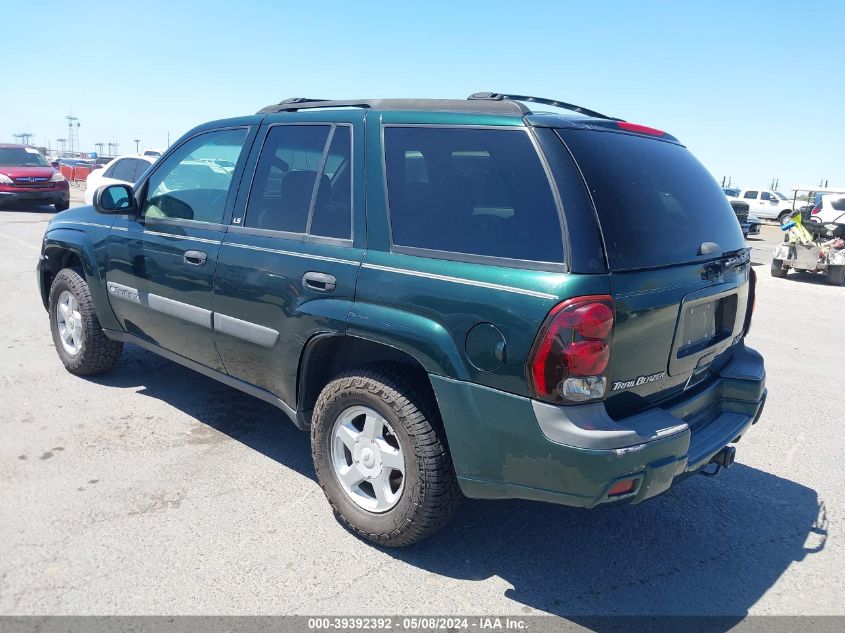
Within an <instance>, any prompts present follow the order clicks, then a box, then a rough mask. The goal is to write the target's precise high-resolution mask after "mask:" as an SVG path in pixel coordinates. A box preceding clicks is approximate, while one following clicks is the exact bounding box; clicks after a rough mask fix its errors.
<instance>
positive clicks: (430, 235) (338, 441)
mask: <svg viewBox="0 0 845 633" xmlns="http://www.w3.org/2000/svg"><path fill="white" fill-rule="evenodd" d="M525 101H533V102H538V101H539V102H541V103H547V104H548V105H554V106H563V107H565V108H567V109H569V110H576V114H574V115H573V114H549V113H536V112H532V111H531V110H529V109H528V108H527V107H526V106H525V105H524V104H523V102H525ZM585 115H586V116H585ZM215 135H216V136H215ZM196 138H206V139H212V140H207V141H204V142H205V145H203V146H202V147H203V148H204V149H203V150H202V151H203V152H205V153H206V154H208V155H212V154H214V155H215V156H216V154H220V153H221V152H220V151H217V150H215V149H214V148H215V147H217V148H219V147H223V146H225V147H228V148H232V147H233V148H235V149H234V150H231V151H230V150H227V151H228V152H229V153H228V154H226V155H227V156H228V155H229V154H231V155H232V156H233V157H234V158H233V159H232V160H231V161H230V162H231V163H232V164H233V165H235V167H234V168H226V169H224V168H222V167H220V168H218V167H214V169H213V170H212V171H213V172H214V174H215V180H214V183H215V185H214V187H222V189H220V190H218V189H214V188H212V189H213V191H212V192H211V194H209V195H206V194H204V193H203V191H202V187H203V186H204V185H202V186H200V185H198V186H197V187H194V186H193V185H191V183H187V180H190V173H193V172H189V170H188V169H187V168H186V166H187V167H190V168H191V169H192V170H193V171H195V172H200V171H202V170H200V169H199V167H203V169H204V170H205V171H206V172H207V171H209V168H208V167H204V165H205V164H206V163H202V162H201V159H198V158H197V156H200V154H199V153H198V150H191V147H193V146H192V145H191V143H194V144H195V145H196V146H197V147H199V141H195V140H194V139H196ZM212 141H213V142H212ZM179 147H184V148H187V149H182V150H180V149H179ZM209 148H211V149H209ZM189 150H190V151H189ZM180 151H181V152H182V154H184V156H182V155H181V154H180ZM221 155H222V154H221ZM180 156H181V158H180ZM180 160H181V163H180V164H181V165H182V167H179V169H181V172H179V173H180V176H179V178H178V179H173V178H171V179H168V176H167V169H168V165H169V164H171V163H177V162H178V161H180ZM204 160H206V161H208V160H210V159H208V158H206V159H204ZM157 165H158V166H157V167H156V168H155V169H153V170H151V173H150V174H147V175H146V179H147V180H146V181H142V182H141V183H139V184H138V188H137V191H125V187H124V191H123V197H120V196H116V195H114V194H113V193H112V192H109V191H108V190H106V191H103V192H98V194H97V196H95V207H96V209H97V211H99V212H100V213H101V214H102V213H107V214H113V215H114V214H116V215H117V216H121V217H119V219H117V220H116V221H115V222H114V225H113V226H111V225H103V224H97V223H96V222H93V221H92V220H91V217H89V216H85V217H84V218H83V217H82V216H80V217H76V216H74V218H69V219H65V220H62V219H61V216H57V220H58V222H56V221H54V222H56V224H57V225H60V224H62V222H64V223H65V224H68V223H70V224H73V222H74V221H75V222H76V223H77V224H80V225H86V226H87V227H88V228H86V229H85V230H86V231H93V230H95V229H92V228H91V227H95V226H99V227H101V229H96V230H102V233H103V235H102V236H100V237H99V238H98V239H97V240H93V238H92V240H93V241H95V242H96V243H105V244H106V246H105V247H101V248H99V250H98V251H97V252H98V253H106V255H105V256H103V257H105V259H104V261H102V262H97V263H96V265H94V266H92V267H91V274H90V275H86V279H85V281H84V282H85V283H87V284H88V285H89V286H91V285H93V286H94V291H93V292H91V293H90V294H91V296H93V297H95V299H96V300H91V301H92V304H93V303H97V302H99V305H96V306H93V308H96V314H97V316H98V317H99V319H100V321H99V323H100V324H101V326H102V330H103V336H105V337H107V338H108V339H109V340H111V341H128V342H133V343H137V344H139V345H143V346H145V347H147V348H148V349H151V350H152V351H155V352H157V353H161V354H163V355H165V356H167V357H168V358H172V359H173V360H176V361H177V362H182V363H184V364H186V365H188V366H191V367H193V368H194V369H198V370H199V371H203V372H204V373H206V374H208V375H211V376H213V377H215V378H217V379H219V380H222V381H224V382H226V383H227V384H231V385H232V386H235V387H237V388H240V389H243V390H244V391H247V392H249V393H253V394H254V395H257V396H258V397H262V398H264V399H265V400H268V401H270V402H273V403H274V404H276V405H277V406H279V407H280V408H281V409H283V410H284V411H285V412H286V413H288V415H290V416H291V417H292V418H293V419H294V420H295V421H296V423H297V425H298V426H300V427H301V428H304V429H310V433H311V437H312V452H313V457H314V464H315V468H316V471H317V475H318V478H319V480H320V484H321V486H322V487H323V489H324V491H325V493H326V496H327V498H328V500H329V502H330V503H331V505H332V507H333V508H334V510H335V512H336V513H337V515H338V516H339V517H340V518H341V520H342V521H343V522H344V523H345V524H346V525H347V526H349V527H350V528H351V529H353V530H354V531H355V532H356V533H358V534H360V535H362V536H364V537H366V538H369V539H371V540H373V541H376V542H379V543H383V544H387V545H407V544H410V543H413V542H416V541H418V540H420V539H422V538H424V537H426V536H428V535H430V534H431V533H433V532H434V531H436V530H437V529H438V528H439V527H441V526H442V525H443V524H444V523H445V522H446V521H447V520H448V518H449V516H450V514H451V512H452V511H453V509H454V507H455V503H456V501H457V500H458V499H459V497H460V496H461V493H462V494H463V495H466V496H470V497H476V498H524V499H536V500H543V501H551V502H555V503H562V504H566V505H573V506H580V507H594V506H597V505H601V504H608V503H625V502H633V503H636V502H640V501H643V500H645V499H647V498H649V497H652V496H654V495H656V494H659V493H660V492H663V491H664V490H666V489H667V488H669V487H670V486H671V485H672V484H673V482H676V481H678V480H679V479H681V478H683V477H684V476H686V475H688V474H690V473H693V472H697V471H701V470H702V469H704V470H706V471H708V472H712V471H713V470H717V469H719V468H723V467H727V466H730V465H731V463H732V462H733V455H734V452H733V447H732V446H730V445H731V444H732V443H734V442H735V441H736V440H738V439H739V438H740V436H742V435H743V434H744V433H745V432H746V430H747V429H748V428H749V427H750V426H751V425H752V424H753V423H754V422H756V421H757V419H758V418H759V416H760V413H761V411H762V408H763V405H764V402H765V394H766V392H765V386H764V385H765V371H764V368H763V361H762V358H761V357H760V355H759V354H757V353H756V352H755V351H753V350H751V349H749V348H747V347H746V346H745V343H744V336H745V334H746V332H747V331H748V328H749V326H750V321H751V312H752V309H753V303H754V273H753V271H752V269H751V265H750V261H749V256H748V251H747V249H746V248H745V243H744V240H743V236H742V232H741V230H740V228H739V226H738V225H737V222H736V219H735V216H734V214H733V211H732V209H731V207H730V205H729V204H728V202H727V200H726V199H725V197H724V195H723V194H722V192H721V190H720V189H719V187H718V185H717V184H716V183H715V182H714V181H713V179H712V177H711V176H710V175H709V174H708V173H707V171H706V170H705V169H704V168H703V167H702V166H701V165H700V164H699V163H698V162H697V161H696V160H695V158H694V157H693V156H692V155H691V154H690V153H689V152H688V151H687V150H686V149H685V148H684V147H683V146H682V145H681V144H680V143H679V142H678V141H677V140H676V139H675V138H673V137H671V136H670V135H668V134H666V133H664V132H661V131H659V130H655V129H652V128H647V127H644V126H640V125H636V124H631V123H627V122H625V121H620V120H618V119H613V118H609V117H604V116H602V115H600V114H598V113H595V112H592V111H589V110H585V109H583V108H577V107H575V106H570V105H569V104H562V103H560V102H554V101H546V100H542V99H535V98H526V97H520V98H517V97H509V96H506V95H496V94H484V95H475V96H474V97H473V98H471V99H470V100H467V101H445V100H376V101H367V100H362V101H351V102H324V101H310V100H289V101H287V102H282V103H281V104H279V105H278V106H271V107H268V108H265V109H264V110H262V111H261V112H260V113H259V116H258V117H254V118H244V119H239V120H232V121H222V122H216V123H214V124H207V125H206V126H203V127H202V128H201V129H198V130H196V131H194V132H192V133H189V134H188V135H186V137H185V139H183V140H181V141H180V142H179V143H177V145H176V146H175V147H174V149H172V150H170V151H169V152H168V154H166V155H165V156H164V157H162V159H161V160H160V161H159V163H158V164H157ZM158 172H161V173H158ZM203 173H204V172H203ZM148 183H154V184H155V183H165V184H166V183H177V184H169V185H167V186H164V185H156V187H157V188H156V190H155V192H154V193H156V194H157V196H154V197H152V198H150V196H152V194H151V193H149V190H150V189H151V188H152V185H149V184H148ZM186 183H187V184H186ZM219 183H222V184H219ZM119 187H123V186H119ZM180 187H183V188H186V191H188V192H189V193H190V195H181V193H180ZM128 194H131V195H129V197H128V198H127V195H128ZM147 198H150V199H149V200H148V199H147ZM117 199H120V200H123V201H124V202H122V203H121V205H122V206H121V205H116V204H112V202H111V201H112V200H117ZM174 199H179V200H178V204H177V203H175V202H174ZM204 199H207V200H213V201H216V204H217V203H219V212H218V211H214V212H213V213H215V214H217V215H214V218H213V220H214V222H212V223H211V224H209V223H208V222H206V221H205V220H202V219H199V218H203V217H204V216H202V215H201V214H202V213H205V214H206V215H207V216H208V215H209V214H210V213H212V211H211V210H210V209H211V207H209V209H206V210H205V211H203V209H204V208H205V207H203V209H200V208H199V206H202V204H203V203H199V202H196V201H199V200H204ZM150 200H153V201H154V203H153V202H150ZM209 204H210V203H209ZM191 205H193V207H192V206H191ZM198 205H199V206H198ZM110 207H114V208H110ZM150 208H154V209H155V210H156V215H155V216H145V215H144V213H145V211H144V210H145V209H150ZM215 208H216V207H215ZM170 210H174V211H173V212H174V213H176V212H177V211H178V214H179V215H176V216H174V217H173V218H170V217H169V216H168V213H170ZM84 213H87V211H86V212H84ZM84 213H83V215H84ZM124 216H125V217H124ZM93 217H94V218H96V215H93ZM100 217H102V216H100ZM148 217H149V219H148ZM209 217H210V216H209ZM138 225H140V226H138ZM150 225H153V226H155V227H156V231H155V232H150V233H149V234H150V235H152V236H153V237H151V238H150V239H156V240H159V241H161V240H164V242H163V244H165V245H166V247H167V248H168V249H171V250H172V249H176V247H177V246H179V248H184V249H188V248H191V249H194V250H186V251H185V252H184V253H185V254H184V256H185V258H186V259H185V261H186V262H187V263H189V264H191V265H192V266H200V267H201V269H202V270H203V273H202V275H203V276H202V277H199V276H198V275H199V273H194V276H195V277H197V279H201V283H199V282H198V283H195V284H194V285H193V286H191V287H190V288H188V287H187V286H186V277H185V274H189V273H190V272H191V271H190V269H188V268H186V269H181V268H179V269H178V270H177V268H178V266H177V267H173V264H172V262H173V261H174V258H173V257H172V256H171V253H170V251H168V252H167V253H166V254H167V256H168V257H167V258H164V257H162V258H160V261H159V263H158V264H157V266H156V267H155V268H153V267H151V266H150V265H149V264H148V265H147V268H146V272H143V271H142V272H141V273H139V272H138V268H137V266H136V265H134V264H133V265H131V266H130V265H129V262H131V261H134V260H133V258H132V256H131V254H127V253H129V252H130V251H131V249H132V248H135V247H134V246H133V244H135V243H136V242H137V240H138V239H145V238H144V235H146V234H147V233H145V231H149V226H150ZM170 225H172V226H173V228H172V229H171V228H167V227H170ZM51 226H52V225H51ZM145 227H146V228H145ZM200 229H202V230H203V231H205V232H204V233H198V232H197V231H199V230H200ZM212 230H213V232H212ZM169 231H172V232H169ZM192 232H193V233H194V234H192ZM55 235H57V234H55ZM50 236H51V232H50V230H48V235H47V238H46V241H45V253H47V252H48V251H49V250H50V249H51V248H58V246H56V245H57V244H58V240H57V239H53V238H51V237H50ZM51 239H53V241H52V242H51V241H50V240H51ZM132 240H135V241H136V242H133V241H132ZM111 242H114V244H115V245H116V246H115V249H114V251H113V252H114V255H113V256H112V255H109V253H110V252H112V251H110V248H111V246H110V245H109V244H111ZM183 242H184V243H185V245H184V246H180V245H181V244H182V243H183ZM192 242H197V244H193V245H192ZM206 245H212V246H214V245H216V246H214V248H213V249H212V248H209V247H208V246H206ZM198 247H202V249H203V250H202V252H199V251H197V250H196V248H198ZM127 249H129V250H127ZM161 249H162V246H157V247H156V252H159V251H161V252H164V251H162V250H161ZM51 252H52V251H51ZM145 252H146V253H149V252H150V251H145ZM181 252H182V251H181V250H180V251H178V252H176V251H173V253H172V255H175V256H177V257H178V255H179V253H181ZM101 256H102V255H101ZM151 256H152V255H149V254H147V255H144V257H151ZM200 256H201V258H200ZM190 258H193V261H191V260H190ZM56 259H57V258H56V256H54V257H53V259H49V258H45V261H46V262H47V263H44V264H43V265H42V267H41V270H40V273H39V280H40V281H41V283H42V286H45V287H49V286H50V280H51V279H53V277H51V276H50V275H52V274H53V273H54V272H56V271H57V270H58V269H56V271H54V270H53V269H51V268H50V267H51V266H55V264H50V263H49V262H55V261H56ZM83 264H84V262H83ZM209 264H211V265H209ZM168 267H173V268H172V270H170V269H169V268H168ZM83 268H84V266H83ZM97 270H104V271H105V277H104V278H99V279H98V278H97V275H98V272H97ZM197 270H199V269H197ZM186 271H187V272H186ZM130 273H131V275H132V276H130ZM153 273H155V274H156V275H157V277H156V279H155V285H150V286H149V288H150V290H149V294H148V295H145V290H144V289H143V288H141V289H140V291H139V289H138V288H136V287H135V286H136V285H141V284H144V283H146V281H149V280H148V279H147V277H149V276H150V275H151V274H153ZM59 276H60V275H57V276H56V277H55V279H58V277H59ZM169 277H173V278H175V279H178V284H180V285H181V288H182V289H186V288H187V290H190V292H183V293H182V294H181V295H177V294H175V292H173V291H172V290H171V289H170V288H169V287H168V283H170V282H169V281H168V279H169ZM74 283H77V282H74ZM97 284H100V285H102V286H104V287H103V288H101V289H99V290H98V289H97V288H96V286H97ZM106 285H108V288H107V289H106V288H105V286H106ZM53 286H55V283H53ZM71 286H72V285H68V287H67V288H65V287H64V286H61V287H59V288H55V287H54V288H53V291H52V294H55V295H56V296H57V297H59V298H61V297H64V296H65V295H68V297H66V300H68V301H70V300H71V299H72V298H73V297H76V294H74V292H75V291H74V287H71ZM133 293H134V294H133ZM42 294H43V295H44V296H45V303H49V302H50V301H49V297H48V294H50V293H47V292H46V291H42ZM52 294H51V295H50V296H52ZM77 294H79V293H77ZM80 297H81V298H82V299H83V300H84V297H82V295H80ZM146 297H149V298H148V299H147V298H146ZM106 301H107V303H104V302H106ZM145 301H146V302H147V303H146V304H145ZM147 304H148V305H147ZM60 308H61V306H58V308H57V310H58V311H57V312H56V314H57V315H58V317H57V320H56V321H57V325H56V328H58V329H56V330H55V331H54V336H56V337H59V338H57V340H60V335H61V328H60V326H61V321H62V318H63V317H62V314H64V313H63V312H62V311H61V309H60ZM93 308H92V311H93ZM54 311H55V310H54ZM81 312H82V313H83V314H84V313H85V311H84V310H82V311H81ZM163 314H164V315H165V316H162V315H163ZM86 318H87V317H86ZM167 319H170V321H168V320H167ZM168 324H170V325H168ZM177 325H179V328H181V329H177V327H176V326H177ZM66 329H67V328H66ZM96 329H98V328H96V327H95V328H94V330H96ZM72 331H73V333H78V334H79V335H80V336H81V337H82V340H81V343H80V346H81V349H82V350H83V352H84V350H85V345H86V341H85V339H84V337H85V336H89V334H88V332H91V331H93V330H91V329H89V328H88V327H87V326H86V323H81V324H80V325H79V327H76V326H74V328H72ZM90 336H93V335H90ZM74 340H75V339H74ZM96 342H97V341H93V342H92V343H91V345H93V344H94V343H96ZM57 348H59V351H60V355H62V358H63V360H65V364H66V366H68V368H69V369H71V371H74V367H75V366H76V365H74V363H73V362H69V361H68V360H67V359H66V358H65V356H64V355H63V352H62V348H61V347H60V346H59V345H58V344H57ZM66 353H67V349H66V348H65V354H66ZM116 353H119V350H118V351H117V352H116ZM113 356H114V357H115V358H116V354H114V355H113ZM109 358H110V360H109V362H108V363H105V364H104V365H103V366H102V367H100V366H99V365H98V366H97V367H96V368H92V367H88V370H90V371H88V370H86V373H92V372H93V371H100V370H104V369H107V368H108V367H110V366H111V363H113V362H114V361H113V358H112V356H111V355H110V356H109ZM77 365H78V363H77ZM106 365H108V367H107V366H106ZM79 373H82V372H79Z"/></svg>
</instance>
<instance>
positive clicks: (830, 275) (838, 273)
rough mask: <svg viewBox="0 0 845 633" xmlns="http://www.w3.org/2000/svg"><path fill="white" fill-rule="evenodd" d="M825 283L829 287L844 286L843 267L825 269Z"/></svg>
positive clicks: (844, 267) (844, 271)
mask: <svg viewBox="0 0 845 633" xmlns="http://www.w3.org/2000/svg"><path fill="white" fill-rule="evenodd" d="M827 283H829V284H830V285H831V286H841V285H843V284H845V266H829V267H828V269H827Z"/></svg>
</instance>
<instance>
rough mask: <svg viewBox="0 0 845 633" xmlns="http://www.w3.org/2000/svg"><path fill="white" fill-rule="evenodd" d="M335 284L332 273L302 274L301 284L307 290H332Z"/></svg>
mask: <svg viewBox="0 0 845 633" xmlns="http://www.w3.org/2000/svg"><path fill="white" fill-rule="evenodd" d="M336 285H337V279H335V277H334V275H327V274H326V273H315V272H308V273H305V274H304V275H302V286H303V287H304V288H306V289H308V290H316V291H317V292H332V291H333V290H334V289H335V286H336Z"/></svg>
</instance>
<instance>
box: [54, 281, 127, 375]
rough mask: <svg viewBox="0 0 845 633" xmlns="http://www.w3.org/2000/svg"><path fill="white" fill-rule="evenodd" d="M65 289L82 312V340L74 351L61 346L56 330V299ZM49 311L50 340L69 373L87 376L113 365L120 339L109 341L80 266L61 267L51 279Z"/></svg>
mask: <svg viewBox="0 0 845 633" xmlns="http://www.w3.org/2000/svg"><path fill="white" fill-rule="evenodd" d="M65 290H67V291H68V292H70V293H71V294H72V295H73V297H74V298H75V299H76V301H77V303H78V304H79V314H80V316H81V328H80V333H81V343H80V346H79V351H78V352H77V353H75V354H71V353H69V352H68V351H67V350H66V349H65V348H64V346H63V345H62V340H61V335H60V334H59V327H58V319H57V303H58V300H59V297H60V296H61V294H62V292H64V291H65ZM49 313H50V331H51V332H52V334H53V344H54V345H55V347H56V351H57V352H58V353H59V358H61V359H62V363H63V364H64V366H65V368H66V369H67V370H68V371H69V372H70V373H72V374H76V375H77V376H90V375H94V374H102V373H103V372H106V371H108V370H109V369H111V368H112V367H113V366H114V364H115V362H117V359H118V358H119V357H120V353H121V352H122V351H123V343H121V342H118V341H112V340H111V339H109V338H108V337H106V335H105V334H103V329H102V327H101V326H100V320H99V319H98V318H97V313H96V311H95V310H94V303H93V302H92V301H91V292H90V290H89V289H88V284H87V283H86V282H85V278H84V277H83V275H82V271H81V270H80V269H78V268H64V269H63V270H61V271H59V273H58V274H57V275H56V277H55V279H53V284H52V285H51V286H50V301H49Z"/></svg>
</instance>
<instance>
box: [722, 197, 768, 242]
mask: <svg viewBox="0 0 845 633" xmlns="http://www.w3.org/2000/svg"><path fill="white" fill-rule="evenodd" d="M722 191H723V192H724V194H725V195H726V196H727V198H728V202H730V204H731V207H732V208H733V210H734V213H735V214H736V219H737V220H738V221H739V225H740V226H741V227H742V234H743V235H744V236H745V237H748V236H749V235H758V234H759V233H760V224H761V222H760V218H758V217H757V216H756V215H753V214H751V213H750V212H749V208H750V205H749V204H748V203H747V202H745V201H743V200H738V199H737V196H738V195H739V193H740V190H739V189H731V188H730V187H722Z"/></svg>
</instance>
